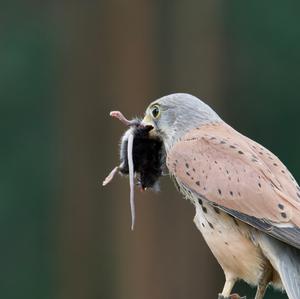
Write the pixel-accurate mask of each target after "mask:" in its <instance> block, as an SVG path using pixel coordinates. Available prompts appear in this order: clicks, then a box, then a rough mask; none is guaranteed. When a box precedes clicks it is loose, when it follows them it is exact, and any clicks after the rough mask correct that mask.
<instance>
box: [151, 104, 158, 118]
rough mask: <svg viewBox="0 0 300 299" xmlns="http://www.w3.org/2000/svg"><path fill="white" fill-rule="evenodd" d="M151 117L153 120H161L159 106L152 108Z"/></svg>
mask: <svg viewBox="0 0 300 299" xmlns="http://www.w3.org/2000/svg"><path fill="white" fill-rule="evenodd" d="M151 115H152V117H153V118H159V116H160V109H159V106H158V105H154V106H152V107H151Z"/></svg>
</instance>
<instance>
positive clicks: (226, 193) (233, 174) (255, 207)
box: [167, 123, 300, 248]
mask: <svg viewBox="0 0 300 299" xmlns="http://www.w3.org/2000/svg"><path fill="white" fill-rule="evenodd" d="M167 166H168V168H169V171H170V173H171V174H172V175H174V177H175V178H176V180H177V181H178V182H179V183H180V184H183V185H184V186H185V187H187V188H188V189H189V190H191V191H192V192H195V193H196V194H197V195H198V196H200V197H202V198H205V199H207V200H208V201H210V202H212V203H214V204H215V205H218V206H220V207H221V208H222V209H223V210H224V211H226V212H227V213H229V214H231V215H232V216H234V217H236V218H238V219H240V220H242V221H244V222H247V223H248V224H250V225H252V226H254V227H256V228H258V229H260V230H263V231H265V232H267V233H268V234H270V235H272V236H274V237H276V238H278V239H280V240H282V241H284V242H286V243H289V244H291V245H293V246H295V247H298V248H300V228H299V227H300V199H299V198H300V189H299V186H298V185H297V183H296V181H295V179H294V178H293V177H292V175H291V174H290V172H289V171H288V170H287V168H286V167H285V166H284V165H283V163H282V162H281V161H280V160H279V159H278V158H277V157H276V156H275V155H274V154H272V153H271V152H270V151H268V150H267V149H265V148H264V147H262V146H261V145H259V144H258V143H256V142H254V141H252V140H251V139H249V138H247V137H245V136H243V135H242V134H240V133H238V132H237V131H235V130H234V129H232V128H231V127H230V126H228V125H227V124H225V123H216V124H209V125H205V126H201V127H200V128H197V129H194V130H192V131H190V132H189V133H188V134H186V135H185V136H184V137H183V138H182V139H181V140H180V141H179V142H177V143H176V144H175V145H174V146H173V147H172V149H171V150H170V152H169V153H168V155H167Z"/></svg>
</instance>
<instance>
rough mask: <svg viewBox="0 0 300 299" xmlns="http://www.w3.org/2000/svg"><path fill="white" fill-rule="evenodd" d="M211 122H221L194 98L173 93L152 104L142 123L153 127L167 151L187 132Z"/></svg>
mask: <svg viewBox="0 0 300 299" xmlns="http://www.w3.org/2000/svg"><path fill="white" fill-rule="evenodd" d="M212 122H222V119H221V118H220V117H219V116H218V114H217V113H216V112H215V111H214V110H213V109H212V108H210V107H209V106H208V105H207V104H205V103H204V102H202V101H201V100H200V99H198V98H197V97H195V96H192V95H190V94H186V93H175V94H171V95H167V96H164V97H162V98H160V99H158V100H156V101H154V102H152V103H151V104H150V105H149V106H148V108H147V110H146V113H145V117H144V119H143V123H144V124H147V125H152V126H153V127H154V129H153V134H157V135H159V136H160V137H161V138H162V140H163V142H164V145H165V148H166V150H167V151H168V150H169V149H170V148H171V147H172V145H173V144H174V143H175V142H176V141H177V140H178V139H179V138H180V137H182V136H183V135H184V134H185V133H187V132H188V131H189V130H191V129H194V128H196V127H199V126H201V125H205V124H208V123H212Z"/></svg>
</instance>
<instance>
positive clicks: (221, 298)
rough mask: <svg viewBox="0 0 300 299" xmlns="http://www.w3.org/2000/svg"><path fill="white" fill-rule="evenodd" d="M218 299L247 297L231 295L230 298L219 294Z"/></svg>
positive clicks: (243, 298) (242, 298)
mask: <svg viewBox="0 0 300 299" xmlns="http://www.w3.org/2000/svg"><path fill="white" fill-rule="evenodd" d="M218 299H247V298H246V296H244V297H241V296H240V295H239V294H231V295H230V296H229V297H224V296H223V295H222V294H219V296H218Z"/></svg>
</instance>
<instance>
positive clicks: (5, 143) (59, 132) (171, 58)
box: [0, 0, 300, 299]
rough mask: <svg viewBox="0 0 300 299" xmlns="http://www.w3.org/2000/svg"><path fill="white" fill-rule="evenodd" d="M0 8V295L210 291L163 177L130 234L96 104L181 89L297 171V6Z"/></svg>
mask: <svg viewBox="0 0 300 299" xmlns="http://www.w3.org/2000/svg"><path fill="white" fill-rule="evenodd" d="M1 6H2V8H1V10H0V37H1V39H0V40H1V42H0V98H1V106H0V115H1V118H0V123H1V126H0V130H1V134H0V136H1V147H0V153H1V155H0V159H1V161H0V165H1V167H0V169H1V170H0V177H1V180H0V182H1V188H0V192H1V201H0V215H1V216H0V223H1V225H0V227H1V231H0V232H1V234H0V236H1V247H0V260H1V263H0V265H1V271H0V297H1V298H6V299H8V298H38V299H42V298H62V299H68V298H70V299H76V298H86V299H87V298H103V299H104V298H105V299H108V298H122V299H123V298H125V299H127V298H128V299H129V298H130V299H134V298H139V299H140V298H143V299H147V298H151V299H152V298H156V299H160V298H162V299H165V298H172V299H176V298H178V299H179V298H189V299H192V298H216V297H217V293H218V292H219V291H220V290H221V288H222V284H223V281H224V278H223V274H222V271H221V269H220V267H219V266H218V265H217V263H216V261H215V260H214V258H213V257H212V255H211V253H210V252H209V250H208V249H207V248H206V245H205V244H204V240H203V239H202V237H201V236H200V234H199V233H198V232H197V230H196V229H195V228H194V225H193V223H192V219H193V215H194V212H193V208H192V207H191V205H189V204H188V203H187V202H185V201H184V200H181V197H180V195H179V194H177V193H176V192H175V190H174V188H173V186H172V184H171V183H170V182H169V181H168V180H167V179H164V180H163V182H162V192H161V193H160V194H153V193H147V194H137V217H138V218H137V227H136V230H135V231H134V232H130V230H129V228H130V216H129V208H128V183H127V180H126V179H123V180H121V179H119V178H118V179H116V180H115V181H114V182H113V183H112V184H111V185H110V186H109V187H107V188H106V189H103V188H102V187H101V181H102V179H103V178H104V177H105V175H106V174H107V172H108V171H109V170H110V168H111V167H113V166H114V165H115V164H116V163H117V160H118V153H117V151H118V148H117V144H118V140H119V137H120V135H121V133H122V132H123V130H124V128H123V127H122V126H121V125H120V124H118V123H117V122H114V121H112V120H110V119H109V117H108V113H109V111H110V110H113V109H118V110H121V111H123V112H124V114H126V115H128V117H132V116H135V115H141V114H142V113H143V110H144V109H145V107H146V106H147V105H148V103H149V102H150V101H151V100H153V99H155V98H158V97H160V96H162V95H165V94H168V93H171V92H189V93H193V94H194V95H196V96H198V97H200V98H202V99H203V100H205V101H206V102H207V103H208V104H210V105H211V106H213V107H214V108H215V109H216V110H217V111H218V113H219V114H220V115H221V116H223V118H224V119H225V120H226V121H227V122H228V123H230V124H231V125H233V126H234V127H235V128H236V129H238V130H239V131H241V132H242V133H244V134H246V135H248V136H249V137H251V138H253V139H255V140H256V141H258V142H260V143H262V144H264V145H265V146H267V147H268V148H269V149H271V150H272V151H273V152H274V153H275V154H277V155H278V156H279V157H280V158H281V159H282V161H283V162H284V163H285V164H286V165H287V166H288V168H289V169H290V170H291V171H292V172H293V174H294V175H295V177H296V178H298V177H300V163H299V161H298V156H299V150H300V142H299V138H298V128H299V119H298V115H299V110H300V91H299V82H298V81H299V75H300V74H299V65H300V3H297V2H296V1H285V2H283V1H267V2H262V1H248V2H244V1H237V0H234V1H211V0H210V1H208V0H207V1H179V0H176V1H165V0H164V1H150V0H148V1H146V0H140V1H138V0H132V1H124V0H123V1H121V0H113V1H90V2H88V1H81V2H80V1H73V2H69V1H64V0H62V1H43V2H42V3H41V2H39V1H26V3H25V2H20V3H19V1H17V2H16V1H11V2H9V3H2V4H1ZM236 291H238V292H240V293H241V294H248V295H249V294H250V293H251V294H252V296H254V289H250V287H248V286H246V285H245V284H239V285H238V286H237V287H236ZM248 298H252V297H251V296H250V295H249V296H248ZM266 298H277V299H279V298H286V296H285V295H283V294H280V293H276V294H275V293H273V292H271V291H268V294H267V296H266Z"/></svg>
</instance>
